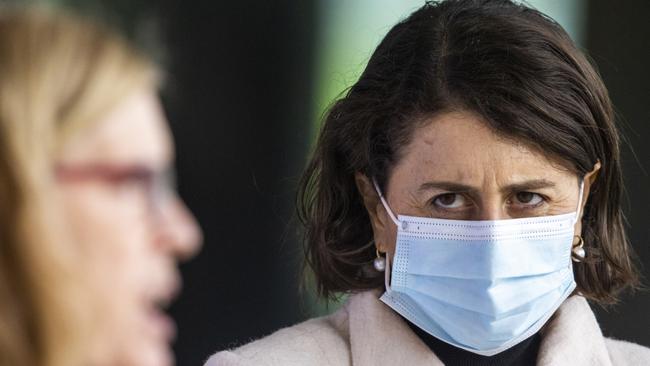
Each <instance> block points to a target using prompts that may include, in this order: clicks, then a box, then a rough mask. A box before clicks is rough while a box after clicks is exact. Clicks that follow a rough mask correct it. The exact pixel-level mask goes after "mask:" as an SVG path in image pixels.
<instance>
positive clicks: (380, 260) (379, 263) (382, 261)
mask: <svg viewBox="0 0 650 366" xmlns="http://www.w3.org/2000/svg"><path fill="white" fill-rule="evenodd" d="M375 252H376V253H377V258H375V260H374V262H372V265H373V266H374V267H375V269H376V270H377V271H378V272H384V271H385V270H386V258H384V257H382V256H381V255H380V254H379V249H375Z"/></svg>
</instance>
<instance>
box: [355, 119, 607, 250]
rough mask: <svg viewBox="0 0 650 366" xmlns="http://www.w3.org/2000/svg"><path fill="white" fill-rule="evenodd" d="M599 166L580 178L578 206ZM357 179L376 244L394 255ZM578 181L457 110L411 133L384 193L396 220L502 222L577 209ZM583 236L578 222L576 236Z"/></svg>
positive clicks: (382, 217) (387, 225)
mask: <svg viewBox="0 0 650 366" xmlns="http://www.w3.org/2000/svg"><path fill="white" fill-rule="evenodd" d="M597 169H598V167H596V168H595V169H594V171H593V172H591V173H589V174H588V175H587V176H586V177H585V179H586V180H585V189H584V194H583V198H582V201H581V202H582V205H581V206H584V204H585V200H586V197H588V195H589V186H590V184H591V179H592V178H594V177H595V172H596V171H597ZM356 178H357V185H358V187H359V189H360V192H361V193H362V195H363V197H364V201H365V204H366V208H367V209H368V212H369V214H370V217H371V222H372V225H373V230H374V233H375V243H376V245H377V247H378V249H379V250H380V251H381V252H387V253H388V256H389V257H391V258H392V256H393V254H394V253H395V239H396V236H397V227H396V226H395V224H394V223H393V221H391V219H390V217H389V216H388V213H387V212H386V210H385V209H384V207H383V206H382V204H381V202H380V201H379V199H378V195H377V193H376V192H375V189H374V187H373V186H372V183H371V182H369V181H368V179H367V178H366V177H364V176H362V175H360V174H357V176H356ZM581 178H582V177H577V176H576V175H575V174H574V173H573V172H571V171H569V170H567V169H565V168H563V167H562V166H561V165H560V164H559V163H558V162H557V161H552V160H550V159H549V158H548V157H546V156H545V155H543V154H541V153H540V152H538V151H535V150H533V149H530V148H529V147H527V146H525V145H522V144H519V143H517V142H515V141H513V140H509V139H504V138H502V137H500V136H497V135H496V134H494V133H493V132H492V131H491V130H490V129H489V128H488V127H487V126H486V125H485V124H484V123H483V122H482V121H481V120H480V119H478V118H477V117H476V116H474V115H472V114H469V113H461V112H454V113H447V114H442V115H440V116H437V117H435V118H433V119H432V120H431V121H429V122H428V123H427V124H425V125H424V126H423V127H420V128H418V129H416V130H415V132H414V134H413V137H412V140H411V142H410V143H409V144H408V145H407V146H406V147H405V149H404V151H403V155H402V158H401V160H400V161H399V162H398V163H397V164H396V166H395V167H394V168H393V171H392V174H391V175H390V177H389V179H388V184H387V191H386V192H383V193H384V196H385V197H386V199H387V201H388V204H389V207H390V208H391V210H392V211H393V212H394V213H395V215H409V216H419V217H432V218H440V219H454V220H504V219H514V218H523V217H534V216H550V215H559V214H565V213H570V212H574V211H575V210H576V209H577V206H578V200H579V197H578V194H579V189H580V186H579V183H580V179H581ZM581 212H582V210H581ZM580 231H581V228H580V221H578V223H577V224H576V227H575V232H576V235H579V233H580Z"/></svg>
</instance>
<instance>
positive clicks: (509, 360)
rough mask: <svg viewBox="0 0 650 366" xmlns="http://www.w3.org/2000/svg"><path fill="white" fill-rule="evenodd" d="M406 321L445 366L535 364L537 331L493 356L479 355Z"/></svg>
mask: <svg viewBox="0 0 650 366" xmlns="http://www.w3.org/2000/svg"><path fill="white" fill-rule="evenodd" d="M406 323H407V324H408V325H409V327H411V329H412V330H413V332H415V334H417V336H418V337H419V338H420V339H421V340H422V342H424V344H426V345H427V346H428V347H429V348H430V349H431V351H433V353H435V354H436V356H437V357H438V358H439V359H440V361H442V363H444V364H445V366H531V365H535V363H536V360H537V352H538V351H539V345H540V343H541V341H542V337H541V336H540V335H539V333H536V334H535V335H533V336H531V337H529V338H528V339H526V340H524V341H523V342H521V343H519V344H517V345H515V346H513V347H511V348H508V349H507V350H505V351H503V352H501V353H497V354H496V355H494V356H481V355H477V354H476V353H472V352H469V351H465V350H464V349H460V348H458V347H454V346H452V345H450V344H448V343H445V342H443V341H441V340H439V339H438V338H436V337H434V336H432V335H430V334H429V333H427V332H425V331H423V330H422V329H420V328H418V326H417V325H414V324H412V323H411V322H409V321H408V320H407V321H406Z"/></svg>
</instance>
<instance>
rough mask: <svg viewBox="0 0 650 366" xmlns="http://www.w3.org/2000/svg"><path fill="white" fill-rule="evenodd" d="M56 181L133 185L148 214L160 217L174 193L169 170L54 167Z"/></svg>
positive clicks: (83, 166) (142, 166)
mask: <svg viewBox="0 0 650 366" xmlns="http://www.w3.org/2000/svg"><path fill="white" fill-rule="evenodd" d="M55 174H56V177H57V179H59V180H62V181H67V182H84V181H101V182H104V183H107V184H110V185H112V186H114V187H123V186H127V185H131V184H133V185H136V186H137V187H138V188H139V189H141V190H142V191H143V193H144V194H145V198H146V200H147V204H148V206H149V209H150V210H151V213H153V214H156V215H157V214H160V213H161V212H162V210H163V209H164V208H165V205H166V204H167V203H168V202H169V200H170V198H171V197H174V195H175V192H176V174H175V171H174V170H173V169H162V170H155V169H151V168H149V167H146V166H144V165H132V166H119V165H110V164H89V165H79V166H73V165H69V166H68V165H62V164H60V165H57V166H56V168H55Z"/></svg>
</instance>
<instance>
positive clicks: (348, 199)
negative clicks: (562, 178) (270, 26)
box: [297, 0, 638, 304]
mask: <svg viewBox="0 0 650 366" xmlns="http://www.w3.org/2000/svg"><path fill="white" fill-rule="evenodd" d="M450 110H465V111H471V112H473V113H475V114H477V115H478V116H480V117H482V120H484V121H485V122H486V123H487V124H488V125H489V127H490V128H492V130H493V131H495V132H496V133H497V134H500V135H502V136H506V137H508V138H512V139H514V140H516V141H518V142H522V143H524V144H527V145H528V146H531V147H533V148H536V149H537V150H539V151H542V152H543V153H544V154H546V155H548V156H550V157H553V158H555V159H556V160H559V161H561V162H563V165H565V167H566V168H567V169H569V170H570V171H572V172H574V173H575V174H576V175H577V176H584V175H585V174H586V173H588V172H589V171H591V170H592V169H593V167H594V165H595V164H596V163H597V162H600V163H601V165H602V168H601V171H600V172H599V174H598V176H597V178H596V179H595V181H594V183H593V185H592V189H591V193H590V197H589V200H588V202H587V204H586V207H585V210H584V214H583V218H582V225H583V237H584V243H585V247H586V249H587V252H588V253H589V257H588V260H587V261H584V262H582V263H579V264H576V265H575V266H574V272H575V278H576V282H577V284H578V290H579V291H580V292H581V293H582V294H583V295H584V296H585V297H587V298H589V299H591V300H594V301H597V302H599V303H601V304H606V303H613V302H615V301H616V300H617V294H618V293H619V291H620V290H621V289H623V288H626V287H633V286H636V285H637V284H638V273H637V270H636V269H635V264H634V255H633V252H632V249H631V246H630V244H629V242H628V239H627V237H626V234H625V229H624V224H623V221H624V219H623V213H622V209H621V198H622V194H623V181H622V172H621V164H620V152H619V134H618V132H617V129H616V126H615V118H614V113H613V108H612V104H611V101H610V99H609V96H608V93H607V89H606V88H605V86H604V84H603V82H602V80H601V78H600V76H599V75H598V73H597V72H596V70H595V68H594V66H592V64H591V63H590V62H589V61H588V59H587V58H586V57H585V55H583V53H582V52H581V51H579V50H578V49H577V47H576V46H575V45H574V43H573V41H572V40H571V39H570V37H569V36H568V35H567V34H566V32H565V31H564V30H563V29H562V27H561V26H560V25H559V24H557V23H556V22H555V21H553V20H552V19H550V18H549V17H547V16H545V15H544V14H542V13H540V12H539V11H537V10H534V9H532V8H529V7H527V6H525V5H522V4H519V3H514V2H512V1H509V0H447V1H440V2H428V3H426V4H425V5H424V6H422V7H421V8H419V9H418V10H416V11H415V12H414V13H413V14H411V15H410V16H409V17H408V18H406V19H405V20H403V21H401V22H399V23H398V24H397V25H395V26H394V27H393V28H392V29H391V30H390V31H389V32H388V34H387V35H386V36H385V37H384V39H383V40H382V42H381V43H380V44H379V46H378V47H377V49H376V50H375V52H374V53H373V55H372V56H371V58H370V60H369V62H368V65H367V67H366V69H365V71H364V72H363V73H362V75H361V77H360V78H359V80H358V81H357V82H356V83H355V84H354V85H353V86H352V87H351V88H350V89H349V90H348V92H347V93H346V94H345V96H344V97H342V98H341V99H340V100H338V101H336V102H335V103H334V104H333V105H332V107H331V109H330V110H329V112H328V114H327V115H326V118H325V120H324V123H323V124H322V127H321V131H320V134H319V137H318V140H317V144H316V146H315V151H314V152H313V155H312V156H311V158H310V160H309V162H308V165H307V167H306V170H305V172H304V175H303V177H302V179H301V182H300V186H299V192H298V197H297V211H298V217H299V218H300V220H301V222H302V223H303V225H304V229H305V231H304V244H305V254H306V264H307V265H308V266H309V267H311V269H312V270H313V273H314V275H315V281H316V285H317V290H318V293H319V294H320V295H321V296H323V297H326V298H332V297H334V296H335V295H336V294H337V293H340V292H350V291H360V290H365V289H374V288H381V287H382V286H383V283H384V282H383V281H384V280H383V275H381V274H379V273H378V272H376V271H373V270H371V269H370V268H371V263H372V260H373V259H374V257H375V248H374V246H373V245H372V238H373V232H372V227H371V224H370V218H369V216H368V213H367V211H366V209H365V207H364V204H363V201H362V197H361V195H360V193H359V192H358V190H357V187H356V184H355V179H354V176H355V173H357V172H360V173H362V174H364V175H365V176H367V177H372V178H375V179H376V180H377V182H378V184H379V186H380V188H382V189H384V188H385V184H386V181H387V178H388V177H389V176H390V174H391V169H392V168H393V167H394V166H395V164H397V163H398V162H399V158H400V152H401V150H402V148H403V147H404V146H406V145H407V144H408V143H409V141H410V137H411V134H412V132H413V131H414V130H415V129H416V128H417V127H418V126H419V125H420V124H421V123H422V122H421V121H423V120H424V119H427V118H428V117H431V116H434V115H436V114H439V113H441V112H445V111H450Z"/></svg>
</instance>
